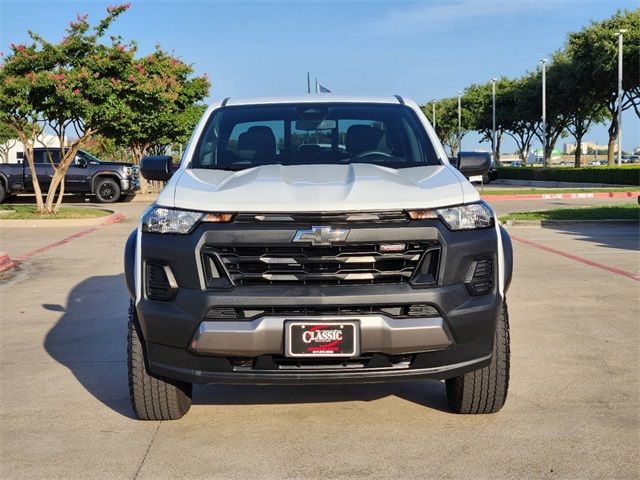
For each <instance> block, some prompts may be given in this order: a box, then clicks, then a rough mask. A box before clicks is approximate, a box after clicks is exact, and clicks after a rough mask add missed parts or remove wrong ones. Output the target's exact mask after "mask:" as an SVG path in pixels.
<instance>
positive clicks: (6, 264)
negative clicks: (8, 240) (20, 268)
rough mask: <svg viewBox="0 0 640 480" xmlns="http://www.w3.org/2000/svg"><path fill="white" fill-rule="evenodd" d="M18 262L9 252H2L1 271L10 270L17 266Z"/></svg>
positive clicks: (0, 254) (0, 253)
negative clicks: (16, 262)
mask: <svg viewBox="0 0 640 480" xmlns="http://www.w3.org/2000/svg"><path fill="white" fill-rule="evenodd" d="M15 266H16V264H15V262H14V261H13V260H11V257H10V256H9V254H8V253H4V252H0V272H4V271H5V270H9V269H10V268H13V267H15Z"/></svg>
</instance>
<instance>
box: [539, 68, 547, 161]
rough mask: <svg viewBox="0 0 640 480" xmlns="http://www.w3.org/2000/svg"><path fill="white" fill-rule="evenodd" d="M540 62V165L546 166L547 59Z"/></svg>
mask: <svg viewBox="0 0 640 480" xmlns="http://www.w3.org/2000/svg"><path fill="white" fill-rule="evenodd" d="M540 63H541V64H542V166H543V167H545V168H546V166H547V59H546V58H543V59H542V60H540Z"/></svg>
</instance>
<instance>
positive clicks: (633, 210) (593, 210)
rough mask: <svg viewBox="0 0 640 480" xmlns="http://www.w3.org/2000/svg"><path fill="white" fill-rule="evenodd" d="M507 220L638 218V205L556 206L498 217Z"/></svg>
mask: <svg viewBox="0 0 640 480" xmlns="http://www.w3.org/2000/svg"><path fill="white" fill-rule="evenodd" d="M508 220H540V221H544V220H640V205H638V204H635V203H625V204H620V205H597V206H591V207H577V208H558V209H556V210H545V211H539V212H519V213H510V214H508V215H503V216H501V217H500V221H501V222H506V221H508Z"/></svg>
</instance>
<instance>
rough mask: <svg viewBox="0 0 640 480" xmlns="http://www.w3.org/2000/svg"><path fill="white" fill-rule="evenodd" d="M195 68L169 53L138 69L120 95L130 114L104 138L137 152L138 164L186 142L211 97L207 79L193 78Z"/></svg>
mask: <svg viewBox="0 0 640 480" xmlns="http://www.w3.org/2000/svg"><path fill="white" fill-rule="evenodd" d="M192 74H193V67H192V66H191V65H188V64H186V63H185V62H183V61H181V60H179V59H177V58H175V57H174V56H172V55H169V54H167V53H165V52H163V51H162V50H161V49H160V48H159V47H156V51H155V52H154V53H152V54H151V55H148V56H146V57H143V58H141V59H140V60H138V61H136V62H134V63H133V65H132V68H131V71H130V72H129V74H128V76H127V78H128V80H129V81H128V82H126V83H123V84H122V85H120V88H119V95H120V98H121V99H122V100H123V101H124V102H125V104H126V106H127V109H126V112H125V114H124V115H122V116H121V117H119V118H117V119H115V121H113V122H110V123H109V125H108V126H107V128H105V129H103V130H102V131H103V134H104V135H105V136H107V137H110V138H112V139H114V140H115V141H116V143H117V144H119V145H122V146H126V147H127V148H130V149H131V150H132V151H133V154H134V159H135V161H136V162H139V160H140V159H141V158H142V156H143V155H145V153H146V152H147V151H148V150H149V149H150V148H153V149H154V150H156V151H162V150H164V148H165V147H166V146H168V145H170V144H173V143H176V142H179V143H183V142H185V141H186V140H187V139H188V137H189V135H190V134H191V132H192V130H193V128H194V126H195V124H196V123H197V121H198V119H199V118H200V116H201V115H202V113H203V112H204V108H205V107H204V105H201V104H200V103H199V102H201V101H202V100H203V99H204V98H205V97H206V96H207V95H208V93H209V87H210V83H209V80H208V78H207V77H206V75H204V76H199V77H193V76H192Z"/></svg>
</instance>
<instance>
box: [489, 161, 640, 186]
mask: <svg viewBox="0 0 640 480" xmlns="http://www.w3.org/2000/svg"><path fill="white" fill-rule="evenodd" d="M498 176H499V178H504V179H508V180H538V181H546V182H576V183H607V184H611V185H640V165H627V166H622V167H592V168H590V167H584V168H526V167H525V168H522V167H520V168H500V169H498Z"/></svg>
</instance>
